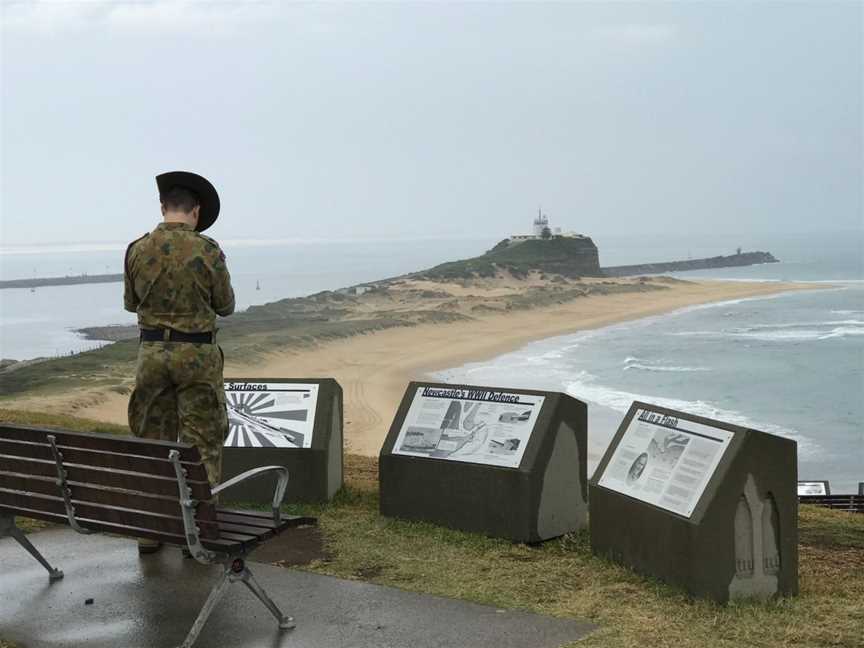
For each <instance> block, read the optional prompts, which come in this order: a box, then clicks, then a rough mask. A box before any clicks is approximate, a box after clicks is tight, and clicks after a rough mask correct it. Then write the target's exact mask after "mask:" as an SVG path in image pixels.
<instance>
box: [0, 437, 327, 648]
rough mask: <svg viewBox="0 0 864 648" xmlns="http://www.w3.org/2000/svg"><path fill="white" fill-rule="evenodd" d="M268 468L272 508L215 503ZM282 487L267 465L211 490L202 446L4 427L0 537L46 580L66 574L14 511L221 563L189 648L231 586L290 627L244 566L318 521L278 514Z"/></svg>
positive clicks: (282, 479) (280, 473)
mask: <svg viewBox="0 0 864 648" xmlns="http://www.w3.org/2000/svg"><path fill="white" fill-rule="evenodd" d="M264 474H275V475H276V477H277V478H278V479H277V484H276V489H275V494H274V497H273V506H272V511H271V512H270V513H267V512H264V511H255V510H237V509H231V508H224V507H220V506H217V505H216V504H215V503H214V497H215V496H216V495H218V494H219V493H220V492H222V491H223V490H225V489H226V488H229V487H231V486H233V485H235V484H237V483H239V482H241V481H244V480H246V479H250V478H252V477H257V476H260V475H264ZM287 486H288V471H287V470H286V469H285V468H284V467H282V466H267V467H262V468H257V469H254V470H250V471H248V472H246V473H243V474H242V475H238V476H237V477H234V478H233V479H230V480H229V481H227V482H225V483H223V484H220V485H219V486H216V487H214V488H211V487H210V484H209V483H208V481H207V473H206V470H205V468H204V465H203V464H202V463H201V457H200V455H199V453H198V449H197V448H195V447H194V446H191V445H188V444H183V443H168V442H163V441H149V440H144V439H136V438H134V437H124V436H117V435H110V434H82V433H76V432H67V431H62V430H46V429H41V428H35V427H29V426H22V425H4V424H0V537H4V536H11V537H13V538H15V540H17V541H18V543H19V544H21V545H22V546H23V547H24V548H25V549H26V550H27V551H29V552H30V553H31V554H32V555H33V557H34V558H36V560H38V561H39V562H40V563H41V564H42V565H43V566H44V567H45V568H46V569H47V570H48V577H49V579H50V580H51V581H52V582H53V581H56V580H59V579H61V578H63V572H62V571H60V570H59V569H57V568H55V567H53V566H52V565H51V564H50V563H49V562H48V561H47V560H46V559H45V558H44V557H43V556H42V554H41V553H39V551H38V550H37V549H36V548H35V547H34V546H33V544H32V543H31V542H30V540H29V539H28V538H27V537H26V536H25V535H24V533H23V532H22V531H21V530H20V529H19V528H18V527H17V526H16V525H15V516H23V517H28V518H35V519H38V520H47V521H49V522H54V523H57V524H68V525H69V526H71V527H72V528H73V529H74V530H75V531H78V532H79V533H94V532H97V531H104V532H108V533H113V534H117V535H122V536H130V537H134V538H149V539H152V540H157V541H160V542H163V543H166V544H169V545H177V546H180V547H185V548H188V550H189V552H190V553H191V555H192V557H193V558H195V560H197V561H198V562H201V563H205V564H214V563H218V564H221V565H222V566H223V568H224V571H223V574H222V577H221V578H220V579H219V581H218V582H217V583H216V585H215V587H214V588H213V590H212V591H211V592H210V595H209V597H208V598H207V601H206V602H205V603H204V606H203V608H202V609H201V612H200V613H199V615H198V618H197V619H196V620H195V622H194V624H193V625H192V628H191V630H190V631H189V634H188V635H187V637H186V640H185V641H184V642H183V644H182V645H181V648H191V646H192V644H193V643H194V642H195V640H196V639H197V637H198V634H199V633H200V631H201V628H202V627H203V626H204V623H205V622H206V621H207V618H208V617H209V615H210V613H211V612H212V611H213V608H214V607H215V606H216V603H218V601H219V599H220V598H221V597H222V595H223V594H224V593H225V590H226V588H227V586H228V585H229V584H230V583H236V582H241V583H243V584H244V585H246V587H248V588H249V590H251V591H252V593H253V594H254V595H255V596H256V597H258V599H259V600H261V602H262V603H263V604H264V605H265V606H266V607H267V609H269V610H270V612H271V613H272V614H273V615H274V616H275V617H276V619H277V620H278V622H279V627H280V628H282V629H287V628H293V627H294V620H293V619H292V618H291V617H288V616H285V615H284V614H282V612H281V611H280V610H279V608H278V607H277V606H276V604H275V603H274V602H273V601H272V599H271V598H270V597H269V596H268V595H267V593H266V592H265V591H264V590H263V589H262V588H261V586H260V585H259V584H258V582H257V581H256V580H255V578H254V577H253V576H252V572H251V571H249V568H248V567H247V566H246V562H245V558H246V556H247V555H248V554H249V552H250V551H252V550H253V549H255V547H257V546H258V545H259V544H261V543H262V542H266V541H267V540H268V539H270V538H272V537H274V536H277V535H279V534H280V533H282V532H283V531H285V530H286V529H288V528H291V527H296V526H299V525H303V524H315V519H314V518H303V517H283V516H282V515H281V513H280V507H281V504H282V499H283V497H284V495H285V490H286V488H287ZM153 622H154V623H156V620H155V619H154V620H153Z"/></svg>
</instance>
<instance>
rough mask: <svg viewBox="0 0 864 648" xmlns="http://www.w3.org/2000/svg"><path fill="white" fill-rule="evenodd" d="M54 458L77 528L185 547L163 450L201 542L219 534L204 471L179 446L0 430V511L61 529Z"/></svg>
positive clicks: (192, 453)
mask: <svg viewBox="0 0 864 648" xmlns="http://www.w3.org/2000/svg"><path fill="white" fill-rule="evenodd" d="M49 435H53V436H54V438H55V445H56V447H57V449H58V450H59V451H60V453H61V454H62V462H63V467H64V469H65V470H66V480H67V486H68V488H69V489H70V491H71V493H70V494H71V500H72V505H73V506H74V507H75V517H76V519H77V521H78V523H79V524H80V525H81V526H82V527H84V528H85V529H92V530H94V531H108V532H112V533H118V534H121V535H127V536H135V537H145V538H152V539H155V540H161V541H163V542H173V543H180V544H185V540H184V538H185V530H184V526H183V518H182V515H181V507H180V492H179V487H178V482H177V475H176V471H175V469H174V466H173V464H172V463H171V461H169V459H168V453H169V452H170V451H171V450H177V451H178V452H179V453H180V460H181V462H182V465H183V467H184V468H185V469H186V479H187V483H188V485H189V487H190V490H191V491H192V497H193V498H194V499H196V500H198V502H199V504H198V507H197V510H196V516H195V517H196V521H197V523H198V527H199V534H200V536H201V537H202V538H208V539H216V538H218V537H219V529H218V526H217V523H216V508H215V506H214V504H213V503H212V501H211V499H212V496H211V493H210V484H209V482H208V481H207V471H206V469H205V467H204V465H203V464H202V463H201V456H200V455H199V453H198V449H197V448H195V447H194V446H191V445H188V444H185V443H170V442H165V441H150V440H147V439H137V438H135V437H129V436H119V435H112V434H95V433H94V434H87V433H80V432H67V431H65V430H49V429H44V428H37V427H30V426H24V425H9V424H0V513H11V514H14V515H20V516H23V517H31V518H36V519H42V520H47V521H50V522H58V523H61V524H62V523H67V519H68V518H67V514H66V505H65V502H64V499H63V493H62V491H61V489H60V486H59V485H58V474H57V464H56V461H55V457H54V453H53V450H52V447H51V444H50V442H49V439H48V436H49Z"/></svg>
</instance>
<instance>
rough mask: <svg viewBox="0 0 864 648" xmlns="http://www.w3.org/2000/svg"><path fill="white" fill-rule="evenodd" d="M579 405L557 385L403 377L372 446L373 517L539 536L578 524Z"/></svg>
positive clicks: (582, 445) (581, 478)
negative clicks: (375, 450) (392, 411)
mask: <svg viewBox="0 0 864 648" xmlns="http://www.w3.org/2000/svg"><path fill="white" fill-rule="evenodd" d="M586 456H587V407H586V405H585V403H582V402H581V401H578V400H576V399H575V398H571V397H570V396H567V395H566V394H561V393H557V392H545V391H533V390H524V389H499V388H492V387H478V386H469V385H447V384H442V383H420V382H412V383H410V384H409V385H408V389H407V390H406V391H405V395H404V397H403V398H402V403H401V405H400V406H399V410H398V412H397V414H396V417H395V419H394V420H393V424H392V426H391V427H390V432H389V434H388V435H387V439H386V441H385V443H384V447H383V448H382V449H381V454H380V463H379V478H380V479H379V481H380V489H381V514H382V515H384V516H387V517H397V518H402V519H407V520H422V521H427V522H433V523H435V524H440V525H442V526H447V527H450V528H454V529H460V530H463V531H473V532H477V533H483V534H485V535H489V536H495V537H502V538H507V539H510V540H513V541H517V542H539V541H542V540H547V539H549V538H554V537H558V536H561V535H563V534H565V533H569V532H571V531H575V530H577V529H579V528H582V527H584V526H585V524H586V513H587V501H586V494H587V469H586Z"/></svg>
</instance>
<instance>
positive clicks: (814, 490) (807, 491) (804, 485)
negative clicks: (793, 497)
mask: <svg viewBox="0 0 864 648" xmlns="http://www.w3.org/2000/svg"><path fill="white" fill-rule="evenodd" d="M827 494H828V482H827V481H799V482H798V495H827Z"/></svg>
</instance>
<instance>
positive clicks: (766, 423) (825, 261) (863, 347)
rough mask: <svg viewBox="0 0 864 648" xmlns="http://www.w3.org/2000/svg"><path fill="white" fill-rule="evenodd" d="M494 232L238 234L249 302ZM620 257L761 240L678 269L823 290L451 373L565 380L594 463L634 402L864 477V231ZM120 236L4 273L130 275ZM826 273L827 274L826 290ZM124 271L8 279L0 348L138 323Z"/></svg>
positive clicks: (434, 258) (609, 251)
mask: <svg viewBox="0 0 864 648" xmlns="http://www.w3.org/2000/svg"><path fill="white" fill-rule="evenodd" d="M495 242H496V239H495V238H494V237H493V238H489V239H459V240H424V241H356V242H326V243H325V242H301V241H296V242H282V243H280V242H269V243H267V244H263V243H261V242H258V243H248V242H247V243H239V242H238V243H234V244H232V243H230V242H229V243H226V244H225V246H224V247H225V249H226V253H227V255H228V259H229V264H230V268H231V270H232V276H233V279H234V283H235V289H236V292H237V296H238V303H239V305H240V307H241V308H242V307H246V306H249V305H251V304H258V303H265V302H268V301H273V300H275V299H280V298H284V297H292V296H299V295H305V294H310V293H313V292H316V291H319V290H327V289H335V288H340V287H344V286H348V285H354V284H357V283H362V282H364V281H372V280H376V279H381V278H384V277H388V276H395V275H398V274H403V273H406V272H410V271H414V270H418V269H421V268H425V267H430V266H432V265H435V264H437V263H440V262H443V261H450V260H453V259H457V258H466V257H470V256H475V255H476V254H479V253H481V252H482V251H484V250H486V249H488V248H489V247H491V246H492V245H493V244H494V243H495ZM595 242H596V243H597V244H598V247H599V248H600V256H601V263H602V264H604V265H620V264H627V263H640V262H651V261H667V260H675V259H682V258H688V257H693V258H698V257H704V256H714V255H720V254H730V253H732V252H734V250H735V248H736V247H737V246H739V245H740V246H742V247H743V248H744V249H746V250H765V251H770V252H772V253H774V254H775V256H777V257H778V258H779V259H781V261H782V263H778V264H769V265H762V266H752V267H747V268H729V269H723V270H716V271H704V272H687V273H680V274H679V275H678V276H679V277H680V278H684V279H686V278H693V279H696V278H700V279H734V280H739V281H802V282H813V283H816V284H821V287H823V288H824V289H822V290H815V291H807V292H795V293H786V294H782V295H780V296H776V297H766V298H758V299H745V300H736V301H730V302H724V303H719V304H711V305H706V306H698V307H692V308H685V309H682V310H679V311H677V312H674V313H671V314H668V315H663V316H659V317H652V318H647V319H642V320H638V321H634V322H629V323H625V324H619V325H615V326H611V327H607V328H603V329H599V330H595V331H587V332H582V333H577V334H574V335H566V336H562V337H557V338H553V339H547V340H542V341H539V342H535V343H532V344H529V345H527V346H525V347H524V348H522V349H519V350H517V351H515V352H513V353H508V354H505V355H503V356H500V357H498V358H496V359H494V360H491V361H487V362H483V363H473V364H468V365H465V366H463V367H457V368H453V369H449V370H447V371H443V372H439V373H438V374H437V375H436V377H437V378H439V379H444V380H447V381H451V382H465V383H474V384H484V385H496V386H502V387H503V386H509V387H528V388H534V389H550V390H563V391H566V392H567V393H569V394H571V395H573V396H574V397H576V398H580V399H582V400H584V401H586V402H587V403H588V404H589V416H590V421H589V431H590V442H591V448H592V456H591V463H592V468H593V464H596V461H597V457H598V456H599V453H601V452H602V450H603V448H604V447H605V444H606V443H608V439H609V438H610V437H611V435H612V433H614V430H615V427H616V426H617V424H618V423H619V422H620V420H621V418H622V417H623V414H624V412H626V410H627V408H628V407H629V405H630V403H631V402H632V401H633V400H644V401H648V402H653V403H657V404H660V405H666V406H670V407H674V408H676V409H681V410H684V411H688V412H692V413H694V414H700V415H703V416H709V417H714V418H719V419H722V420H726V421H729V422H732V423H738V424H743V425H747V426H750V427H754V428H756V429H761V430H764V431H766V432H771V433H774V434H780V435H783V436H787V437H789V438H792V439H794V440H795V441H796V442H797V443H798V453H799V476H800V478H801V479H813V480H816V479H827V480H829V481H830V482H831V484H832V489H833V490H834V491H835V492H852V491H853V489H856V488H857V482H858V481H864V337H862V335H864V235H862V233H861V232H841V233H820V234H807V235H790V234H783V233H776V234H766V235H761V236H735V237H733V236H703V237H694V236H677V237H669V236H659V235H656V236H640V237H627V236H608V237H595ZM123 249H124V246H121V245H100V246H97V245H81V246H65V247H62V248H53V249H38V250H21V249H18V250H9V249H0V277H2V278H3V279H14V278H24V277H32V276H51V275H64V274H79V273H82V272H87V273H91V274H96V273H104V272H121V271H122V257H123ZM826 286H827V287H826ZM121 301H122V285H121V284H101V285H100V284H94V285H83V286H61V287H45V288H38V289H36V291H35V292H30V291H29V290H27V289H23V290H3V291H0V357H4V358H14V359H27V358H33V357H38V356H53V355H62V354H65V353H70V352H75V351H80V350H83V349H87V348H92V347H95V346H98V345H99V344H100V343H98V342H93V341H87V340H83V339H81V337H80V336H78V335H77V334H76V333H74V329H76V328H80V327H82V326H97V325H106V324H119V323H131V322H134V316H132V315H130V314H128V313H125V312H124V311H123V310H122V305H121Z"/></svg>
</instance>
